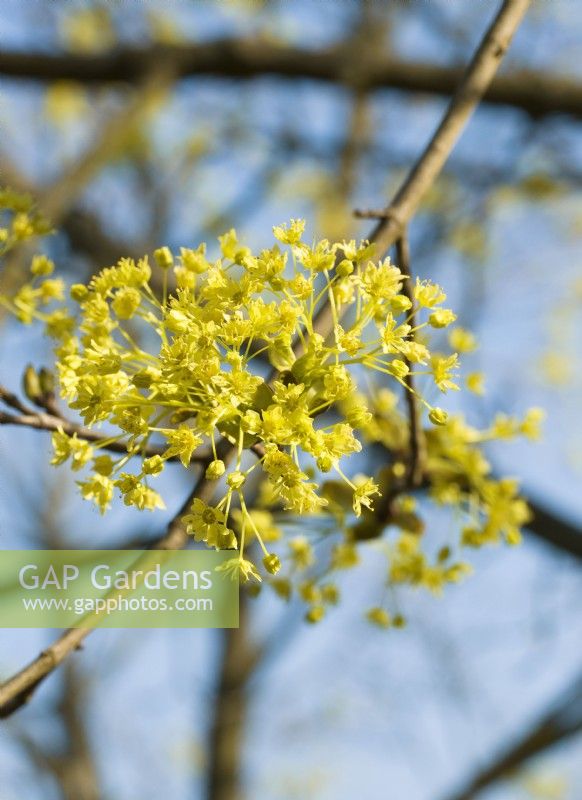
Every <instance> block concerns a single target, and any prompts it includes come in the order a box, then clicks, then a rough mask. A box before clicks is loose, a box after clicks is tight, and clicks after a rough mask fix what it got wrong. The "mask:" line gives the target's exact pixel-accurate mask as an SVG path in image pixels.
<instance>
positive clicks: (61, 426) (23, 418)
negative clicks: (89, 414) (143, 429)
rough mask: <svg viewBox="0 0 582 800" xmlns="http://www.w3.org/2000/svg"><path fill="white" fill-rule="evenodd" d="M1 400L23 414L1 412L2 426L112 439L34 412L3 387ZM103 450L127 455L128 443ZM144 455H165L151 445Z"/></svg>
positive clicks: (200, 456) (198, 458)
mask: <svg viewBox="0 0 582 800" xmlns="http://www.w3.org/2000/svg"><path fill="white" fill-rule="evenodd" d="M7 398H10V400H12V401H14V400H16V401H17V402H18V403H19V406H14V405H13V404H12V402H9V401H8V399H7ZM0 400H3V401H4V402H5V403H6V404H7V405H12V407H14V408H17V410H19V411H20V412H21V413H20V414H8V413H6V412H5V411H0V425H19V426H21V427H25V428H32V429H33V430H37V431H52V432H53V433H54V432H55V431H58V430H62V431H63V433H66V434H67V435H68V436H73V434H77V437H78V438H79V439H83V440H85V441H86V442H92V443H95V444H99V443H101V442H104V441H106V440H107V439H110V438H111V437H110V436H107V434H104V433H99V431H94V430H91V428H85V427H83V426H82V425H77V423H75V422H71V421H70V420H67V419H65V418H64V417H62V416H60V415H59V416H57V415H55V414H47V413H45V412H42V411H40V412H37V411H33V410H32V409H31V408H28V407H27V406H25V405H24V404H22V403H20V401H18V398H16V396H15V395H13V394H11V393H9V392H6V391H5V390H4V389H3V388H2V387H0ZM103 449H104V450H108V451H109V452H111V453H124V454H126V455H127V444H126V442H121V441H117V442H109V443H108V444H106V445H103ZM142 454H143V455H145V456H148V457H149V456H156V455H163V454H164V449H163V448H160V447H154V446H152V445H150V446H149V447H147V448H146V449H145V450H143V451H142V450H140V451H139V455H142ZM136 455H137V453H136ZM208 455H209V454H208V453H207V452H203V453H195V454H194V455H193V456H192V461H193V462H194V463H202V462H207V461H208ZM167 460H168V461H176V460H177V458H175V457H172V458H169V459H167Z"/></svg>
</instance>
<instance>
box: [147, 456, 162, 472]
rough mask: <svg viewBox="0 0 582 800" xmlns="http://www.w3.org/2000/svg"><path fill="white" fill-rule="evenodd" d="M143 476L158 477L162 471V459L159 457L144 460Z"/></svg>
mask: <svg viewBox="0 0 582 800" xmlns="http://www.w3.org/2000/svg"><path fill="white" fill-rule="evenodd" d="M142 469H143V471H144V474H145V475H159V474H160V472H161V471H162V470H163V469H164V459H163V458H162V457H161V456H151V458H146V459H145V460H144V462H143V464H142Z"/></svg>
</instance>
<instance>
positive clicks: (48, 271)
mask: <svg viewBox="0 0 582 800" xmlns="http://www.w3.org/2000/svg"><path fill="white" fill-rule="evenodd" d="M54 268H55V265H54V263H53V262H52V261H51V260H50V258H47V257H46V256H33V258H32V263H31V265H30V271H31V272H32V274H33V275H41V276H46V275H52V273H53V271H54Z"/></svg>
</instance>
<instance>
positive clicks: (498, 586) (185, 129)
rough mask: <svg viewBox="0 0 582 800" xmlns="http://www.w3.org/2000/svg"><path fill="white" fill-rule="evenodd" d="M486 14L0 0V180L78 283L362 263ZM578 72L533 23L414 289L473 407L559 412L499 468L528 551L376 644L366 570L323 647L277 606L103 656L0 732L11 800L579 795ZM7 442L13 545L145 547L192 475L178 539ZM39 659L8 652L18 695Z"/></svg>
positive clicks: (440, 202) (481, 572) (131, 642)
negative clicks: (458, 330)
mask: <svg viewBox="0 0 582 800" xmlns="http://www.w3.org/2000/svg"><path fill="white" fill-rule="evenodd" d="M496 5H497V4H495V3H493V2H486V3H485V2H482V3H469V2H457V3H450V2H447V1H446V0H433V1H432V2H430V3H422V2H416V3H406V2H384V3H382V2H359V1H356V0H335V2H332V0H326V1H324V0H309V2H303V1H302V0H293V2H282V1H281V2H275V1H274V0H273V2H269V1H268V0H265V2H248V1H245V2H242V1H241V2H232V1H229V2H227V1H226V0H225V1H224V2H216V3H213V2H187V0H183V1H182V2H173V1H172V2H162V1H161V0H160V1H159V2H158V1H157V0H148V2H143V3H142V2H125V3H121V2H120V3H117V2H110V3H97V2H93V3H82V2H74V1H73V0H70V1H69V2H51V3H49V2H44V3H39V2H32V0H31V1H30V2H17V0H4V2H3V4H2V6H1V7H0V30H1V35H0V181H1V182H2V183H3V184H7V185H10V186H12V187H13V188H17V189H25V190H27V191H30V192H32V193H33V194H35V196H37V197H38V199H39V203H40V205H41V207H42V208H43V209H44V210H45V211H46V213H47V214H49V215H50V217H51V218H52V220H53V223H54V225H55V226H56V228H57V229H58V233H57V234H56V235H55V236H53V237H52V238H51V241H50V243H49V245H48V247H49V252H50V254H51V256H52V257H53V258H54V259H55V260H56V261H57V264H58V266H59V268H60V271H61V274H63V273H64V275H65V277H68V278H70V279H74V280H81V279H85V278H86V277H87V276H89V275H90V274H91V272H93V271H95V270H96V269H98V268H101V267H103V266H108V265H110V264H112V263H114V262H115V261H117V259H118V258H119V257H121V256H124V255H142V254H144V253H148V252H149V253H151V252H152V251H153V249H155V248H156V247H158V246H160V245H169V246H170V247H172V248H179V247H181V246H195V245H196V244H197V243H198V242H200V241H209V242H210V250H211V252H217V250H218V247H217V244H216V236H217V235H218V234H220V233H223V232H224V231H225V230H228V229H229V228H230V227H231V226H235V227H236V228H237V230H238V232H239V236H240V238H241V239H243V240H244V241H245V243H247V244H249V245H250V246H252V247H261V246H267V245H268V244H270V242H271V238H272V235H271V227H272V225H274V224H278V223H280V222H282V221H285V220H287V219H289V218H290V217H305V218H306V219H307V220H308V235H307V237H306V239H307V240H309V239H310V237H311V236H318V237H322V236H326V237H329V238H330V239H340V240H341V239H343V238H352V237H354V236H365V235H366V234H367V233H368V232H369V230H370V224H369V223H368V222H365V221H361V220H357V219H355V218H354V216H353V210H354V209H356V208H370V207H372V208H376V207H382V206H384V205H386V203H387V202H388V200H389V199H390V197H391V195H392V193H393V192H394V190H395V189H396V188H397V186H398V184H399V182H400V181H401V180H402V179H403V177H404V176H405V175H406V172H407V171H408V169H410V167H411V166H412V165H413V163H414V161H415V160H416V159H417V158H418V155H419V153H420V152H421V150H422V148H423V146H424V145H425V143H426V142H427V140H428V139H429V137H430V136H431V134H432V132H433V130H434V128H435V126H436V125H437V124H438V121H439V120H440V117H441V116H442V113H443V111H444V109H445V108H446V103H447V99H448V97H449V96H450V93H451V91H452V88H453V87H454V86H455V84H456V82H457V81H458V79H459V76H460V74H461V69H462V66H463V65H464V64H465V63H466V62H467V60H468V58H469V57H470V55H471V53H472V52H473V49H474V48H475V46H476V45H477V43H478V42H479V40H480V38H481V36H482V34H483V32H484V31H485V29H486V27H487V25H488V24H489V21H490V19H491V17H492V16H493V14H494V13H495V11H496ZM581 46H582V11H581V9H580V7H579V6H578V5H577V4H576V3H574V2H571V0H554V2H537V3H534V4H533V7H532V9H531V10H530V12H529V14H528V16H527V18H526V21H525V22H524V23H523V25H522V27H521V28H520V30H519V32H518V34H517V36H516V39H515V41H514V43H513V45H512V47H511V50H510V52H509V55H508V56H507V57H506V59H505V62H504V65H503V67H502V69H501V72H500V75H499V77H498V79H497V82H496V84H495V86H494V88H493V90H492V92H491V94H490V97H489V99H488V100H486V101H485V102H484V103H482V105H481V107H480V108H479V110H478V111H477V113H476V114H475V116H474V118H473V119H472V121H471V123H470V126H469V128H468V130H467V131H466V133H465V134H464V136H463V138H462V140H461V142H460V143H459V145H458V146H457V147H456V148H455V150H454V152H453V154H452V157H451V158H450V160H449V162H448V164H447V166H446V168H445V170H444V173H443V175H442V176H441V177H440V178H439V180H438V181H437V183H436V184H435V186H434V187H433V189H432V190H431V192H430V194H429V197H428V198H427V200H426V202H425V203H424V205H423V207H422V209H421V212H420V213H419V214H418V215H417V217H416V218H415V220H414V223H413V225H412V227H411V248H412V268H413V271H414V273H415V274H417V275H420V276H421V277H429V276H430V277H431V278H432V279H434V280H436V281H438V282H439V283H443V284H444V286H445V287H446V289H447V292H448V294H449V299H450V304H451V306H452V307H453V308H454V309H455V310H458V311H459V312H460V322H461V323H462V324H463V325H464V326H466V327H467V328H469V329H470V330H472V331H473V332H474V333H475V334H476V335H477V336H478V339H479V342H480V348H479V350H478V351H477V352H476V353H475V354H474V355H472V356H471V359H472V366H473V368H474V369H475V370H481V369H482V370H484V371H485V373H486V376H487V380H486V390H487V391H486V394H485V395H484V396H483V397H477V396H474V395H468V396H467V393H465V392H464V393H462V394H463V397H462V398H460V399H459V400H458V404H459V408H460V409H461V410H462V411H463V412H464V413H465V414H466V415H467V417H468V419H469V421H470V422H473V423H474V424H479V425H481V424H486V423H487V422H488V421H489V420H490V419H491V418H492V416H493V415H494V413H496V412H498V411H502V412H505V413H508V414H513V413H515V414H522V413H523V412H524V411H525V410H526V409H527V408H528V407H530V406H534V405H538V406H542V407H544V408H545V409H546V411H547V421H546V424H545V432H544V438H543V441H542V442H540V443H537V444H531V443H527V444H521V443H506V444H501V445H495V446H494V447H491V448H490V450H489V451H488V456H489V458H490V459H491V461H492V463H493V464H494V465H495V470H496V471H499V472H505V473H508V474H510V475H514V476H517V477H519V478H520V479H521V481H522V485H523V489H524V493H525V495H526V497H527V498H528V499H529V500H530V501H532V503H534V504H535V505H536V506H537V508H538V511H539V514H538V525H537V526H536V531H535V532H530V533H529V534H528V533H526V535H525V537H524V543H523V545H522V546H521V547H518V548H514V549H508V548H498V549H495V548H494V549H490V550H488V551H487V552H482V553H481V552H479V553H478V554H477V555H476V556H475V558H474V566H475V575H474V576H473V577H472V578H471V579H470V580H469V581H467V582H466V583H463V584H461V585H459V586H455V587H452V588H449V589H448V590H447V591H446V593H445V595H444V597H443V598H442V599H438V598H434V597H433V596H429V595H427V594H419V593H415V592H413V591H406V592H403V593H402V595H401V596H400V597H399V598H398V602H399V604H400V606H401V607H402V609H403V610H404V611H405V613H406V616H407V618H408V626H407V627H406V628H405V629H403V630H390V631H381V630H377V629H373V628H372V627H371V626H370V625H369V624H368V623H367V622H366V621H365V620H364V619H363V615H362V609H364V608H366V607H367V605H368V606H369V605H370V603H372V602H373V601H374V592H377V591H378V587H379V586H380V584H381V580H382V576H381V574H380V570H379V568H378V567H377V559H375V558H374V551H373V547H372V546H371V547H368V548H363V553H362V558H363V566H362V567H361V568H360V569H359V570H358V571H357V573H353V574H352V573H347V574H346V576H345V579H344V580H343V582H342V586H341V588H342V596H343V600H342V603H341V604H340V606H339V607H338V608H337V609H336V610H334V612H333V614H331V615H330V616H329V618H328V619H326V620H325V622H324V623H322V624H321V625H318V626H307V625H305V624H304V623H303V621H302V615H303V609H302V607H301V606H300V605H296V604H295V603H294V602H291V603H290V604H288V605H286V604H284V603H283V602H282V601H281V600H279V599H277V598H275V597H274V596H273V595H272V594H268V595H267V594H264V595H263V594H261V595H260V596H259V597H258V598H257V599H254V600H251V601H249V602H248V603H245V604H244V608H243V612H244V613H243V619H242V624H241V628H240V629H239V631H231V632H225V631H202V630H200V631H197V630H167V631H166V630H157V631H156V630H143V631H141V630H131V631H121V630H120V631H116V630H109V631H99V632H97V633H95V634H94V635H93V636H91V637H90V639H89V640H88V642H87V644H86V646H85V647H84V648H83V651H82V652H79V653H76V654H74V655H73V656H72V657H71V658H70V659H69V661H68V663H67V665H66V666H65V667H63V668H61V669H60V670H59V671H58V672H57V673H55V675H53V676H52V677H51V678H50V679H49V680H48V681H47V682H46V683H45V684H44V685H43V686H42V687H41V689H40V690H39V691H38V693H37V694H36V695H35V697H34V699H33V700H32V702H31V703H30V705H29V706H27V707H26V708H25V709H23V710H21V711H20V712H19V713H18V714H16V715H15V716H14V717H12V718H11V719H9V720H7V721H5V722H4V724H3V726H2V728H1V729H0V800H28V799H29V798H30V800H36V798H42V799H43V800H53V798H67V800H97V799H100V800H101V799H102V800H138V798H139V800H150V799H151V800H154V799H155V800H158V799H159V798H160V797H167V798H172V799H173V800H183V799H184V800H185V799H186V798H194V799H195V800H198V799H200V800H201V799H202V798H205V800H240V798H241V797H245V798H253V800H254V799H255V798H256V799H257V800H295V799H296V798H297V800H299V799H301V800H303V798H305V799H308V798H313V800H332V799H333V800H352V799H353V798H362V800H376V798H391V800H392V799H393V800H468V798H473V797H477V796H479V798H481V797H482V798H483V800H513V799H514V798H515V800H527V799H528V798H530V799H531V798H537V799H538V800H577V799H578V798H580V797H582V757H581V756H582V737H581V736H580V730H581V729H582V615H581V613H580V609H581V604H580V603H581V599H582V583H581V580H580V576H581V573H580V559H581V557H582V532H581V530H580V528H581V523H582V499H581V498H582V493H581V491H580V488H581V484H582V426H581V425H580V409H581V408H582V384H581V378H580V375H581V365H582V360H581V359H582V336H581V332H582V270H581V267H582V256H581V255H580V236H581V235H582V234H581V232H582V193H581V186H582V70H581V67H580V58H579V56H580V48H581ZM26 267H27V262H26V259H23V258H11V259H9V261H8V262H7V263H6V264H5V265H4V266H3V268H2V273H1V274H0V282H1V284H2V287H3V289H7V288H10V287H13V286H15V285H18V282H19V281H20V280H23V276H24V274H25V269H26ZM27 362H32V363H34V364H35V365H36V366H40V365H42V364H50V363H51V354H50V343H48V342H47V341H46V340H43V339H42V337H41V335H40V333H39V331H38V330H37V329H34V328H23V327H21V326H19V325H18V324H14V323H13V322H12V321H10V320H8V319H5V318H3V319H2V321H1V328H0V382H1V383H2V384H4V385H6V386H8V387H9V388H11V389H12V390H18V388H19V383H20V377H21V374H22V370H23V367H24V365H25V364H26V363H27ZM0 437H1V438H0V547H1V548H2V549H12V548H28V547H33V548H34V547H61V546H65V545H69V546H72V547H75V546H84V547H88V546H90V547H93V548H106V547H108V546H117V545H119V544H123V543H124V542H128V541H131V540H132V539H133V538H135V537H136V536H138V537H145V538H147V537H148V536H149V537H152V536H154V535H155V534H156V533H159V532H160V531H162V530H163V528H164V524H165V522H166V521H167V519H168V518H169V517H170V516H171V515H172V514H173V513H175V511H176V509H177V508H179V507H180V504H181V502H182V500H183V497H184V495H185V494H186V493H187V487H188V485H189V478H188V475H179V474H177V473H175V474H173V475H172V476H171V477H168V479H167V481H166V488H165V491H164V494H165V497H166V498H167V499H168V511H167V512H161V511H159V512H156V513H155V514H154V515H151V516H148V517H147V518H146V519H145V521H144V520H143V519H142V515H141V514H139V513H138V512H136V511H135V510H134V509H127V508H122V509H121V508H119V506H117V507H116V508H115V509H114V510H113V511H112V512H110V513H109V514H108V515H107V516H106V517H105V518H104V519H102V518H100V517H99V515H98V514H97V513H94V512H93V509H90V508H88V507H87V505H85V504H83V503H82V501H81V500H80V499H79V498H78V497H77V496H76V492H75V485H74V479H73V477H71V475H69V474H68V473H65V472H63V473H61V472H55V471H54V470H53V469H52V468H50V467H48V460H49V453H50V440H49V436H48V434H44V433H38V432H35V431H29V430H24V429H8V428H4V429H2V430H0ZM450 524H451V523H450V519H448V518H446V517H444V516H443V518H442V519H441V518H440V517H439V515H438V514H433V516H432V517H431V518H430V520H429V527H430V529H431V530H430V531H429V533H430V535H433V534H434V535H439V532H440V533H442V532H443V530H444V529H446V526H447V525H450ZM53 636H54V633H53V632H50V631H35V630H22V631H10V630H3V631H1V632H0V676H8V675H11V674H12V673H13V672H15V671H16V670H17V669H18V668H20V667H21V666H22V664H23V663H25V662H26V661H27V660H29V659H30V658H32V657H33V656H35V655H36V654H37V653H38V652H39V651H40V650H41V649H42V648H43V647H44V646H46V644H47V643H48V642H49V641H51V639H52V638H53ZM225 776H227V777H228V779H227V778H226V777H225Z"/></svg>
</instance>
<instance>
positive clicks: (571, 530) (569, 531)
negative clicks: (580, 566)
mask: <svg viewBox="0 0 582 800" xmlns="http://www.w3.org/2000/svg"><path fill="white" fill-rule="evenodd" d="M526 502H527V504H528V506H529V507H530V509H531V512H532V514H533V518H532V519H531V521H530V522H528V523H527V525H526V530H527V531H528V532H529V533H531V534H533V535H534V536H536V537H537V538H538V539H540V540H541V541H542V542H545V543H546V544H549V545H550V546H551V547H554V548H555V549H557V550H561V551H562V552H563V553H566V554H567V555H570V556H573V557H574V558H577V559H578V560H582V526H580V525H576V524H574V523H570V522H568V521H567V520H565V519H563V518H560V517H558V516H556V515H555V514H554V513H552V512H551V511H550V510H549V509H548V508H545V507H544V506H542V505H541V504H540V503H538V502H536V501H534V500H531V499H530V498H526Z"/></svg>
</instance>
